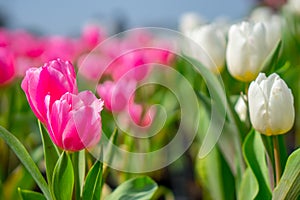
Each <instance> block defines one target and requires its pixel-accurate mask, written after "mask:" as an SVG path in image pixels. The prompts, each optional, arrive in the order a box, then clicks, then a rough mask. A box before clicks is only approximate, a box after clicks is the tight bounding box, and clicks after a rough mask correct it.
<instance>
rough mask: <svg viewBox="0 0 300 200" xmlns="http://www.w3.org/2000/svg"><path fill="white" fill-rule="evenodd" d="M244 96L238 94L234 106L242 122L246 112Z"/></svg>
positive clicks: (244, 119)
mask: <svg viewBox="0 0 300 200" xmlns="http://www.w3.org/2000/svg"><path fill="white" fill-rule="evenodd" d="M245 98H246V96H245V95H243V96H240V97H239V98H238V100H237V102H236V104H235V106H234V110H235V111H236V113H237V114H238V116H239V117H240V119H241V121H242V122H245V121H246V118H247V112H248V108H247V104H246V102H245Z"/></svg>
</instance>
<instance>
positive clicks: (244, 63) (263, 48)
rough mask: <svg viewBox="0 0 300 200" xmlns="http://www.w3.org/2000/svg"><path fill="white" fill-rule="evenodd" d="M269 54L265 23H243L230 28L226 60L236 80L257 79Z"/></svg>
mask: <svg viewBox="0 0 300 200" xmlns="http://www.w3.org/2000/svg"><path fill="white" fill-rule="evenodd" d="M269 54H270V49H269V45H268V42H267V38H266V29H265V26H264V24H263V23H254V24H252V23H249V22H242V23H241V24H235V25H232V26H231V27H230V29H229V34H228V46H227V52H226V59H227V65H228V70H229V72H230V74H231V75H232V76H233V77H234V78H236V79H238V80H240V81H244V82H249V81H252V80H253V79H255V78H256V77H257V75H258V73H259V72H260V71H261V70H262V69H263V67H264V66H263V64H264V61H265V60H266V58H267V56H268V55H269Z"/></svg>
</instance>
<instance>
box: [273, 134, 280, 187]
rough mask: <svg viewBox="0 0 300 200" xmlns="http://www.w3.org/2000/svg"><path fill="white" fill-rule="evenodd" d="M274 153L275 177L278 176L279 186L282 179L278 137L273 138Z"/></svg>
mask: <svg viewBox="0 0 300 200" xmlns="http://www.w3.org/2000/svg"><path fill="white" fill-rule="evenodd" d="M272 139H273V151H274V161H275V175H276V185H278V183H279V181H280V177H281V164H280V151H279V144H278V136H273V137H272Z"/></svg>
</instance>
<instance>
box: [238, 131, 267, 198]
mask: <svg viewBox="0 0 300 200" xmlns="http://www.w3.org/2000/svg"><path fill="white" fill-rule="evenodd" d="M243 154H244V157H245V160H246V162H247V165H248V167H249V168H250V170H251V172H252V173H253V174H252V173H250V172H247V173H250V174H246V175H244V178H247V179H251V183H252V184H258V188H259V190H258V193H257V195H256V196H255V193H256V192H257V190H255V186H253V185H252V186H250V187H251V188H254V189H252V192H253V194H249V196H255V199H265V200H268V199H271V198H272V196H271V189H270V183H269V176H268V167H267V163H266V154H265V149H264V145H263V142H262V139H261V136H260V134H259V133H257V132H255V131H254V130H252V131H250V133H249V134H248V136H247V137H246V139H245V142H244V144H243ZM253 175H254V176H255V179H256V183H255V181H254V180H253ZM249 176H250V177H249ZM243 182H245V180H243ZM249 184H250V183H249Z"/></svg>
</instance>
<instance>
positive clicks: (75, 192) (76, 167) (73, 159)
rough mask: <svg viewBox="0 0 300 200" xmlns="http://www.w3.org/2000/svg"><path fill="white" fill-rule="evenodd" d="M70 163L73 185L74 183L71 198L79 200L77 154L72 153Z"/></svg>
mask: <svg viewBox="0 0 300 200" xmlns="http://www.w3.org/2000/svg"><path fill="white" fill-rule="evenodd" d="M72 162H73V168H74V183H75V185H74V191H73V196H75V199H76V200H80V183H79V168H78V162H79V152H74V153H72Z"/></svg>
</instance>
